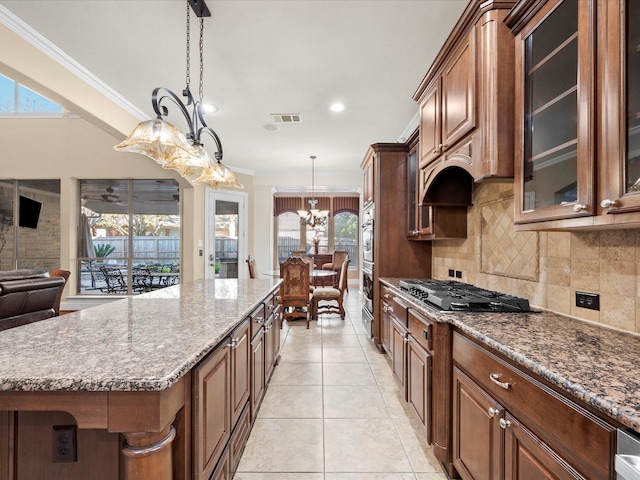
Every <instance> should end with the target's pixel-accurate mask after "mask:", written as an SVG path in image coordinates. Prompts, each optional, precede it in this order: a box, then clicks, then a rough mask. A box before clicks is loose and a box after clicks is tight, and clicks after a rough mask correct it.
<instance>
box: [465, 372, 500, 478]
mask: <svg viewBox="0 0 640 480" xmlns="http://www.w3.org/2000/svg"><path fill="white" fill-rule="evenodd" d="M503 412H504V409H503V407H502V406H501V405H500V404H499V403H497V402H496V401H495V400H494V399H493V398H491V397H490V396H489V395H487V394H486V393H485V392H484V391H483V390H482V389H481V388H480V387H478V385H476V384H475V383H474V382H473V381H472V380H471V379H470V378H469V377H467V376H466V375H465V374H464V373H462V372H461V371H460V370H459V369H458V368H454V369H453V464H454V465H455V467H456V469H457V470H458V473H459V474H460V476H461V477H462V478H463V479H474V480H500V479H501V478H503V476H502V471H503V463H504V460H503V453H502V445H503V439H502V429H501V428H500V425H499V424H498V421H497V418H496V417H497V416H498V415H502V414H503Z"/></svg>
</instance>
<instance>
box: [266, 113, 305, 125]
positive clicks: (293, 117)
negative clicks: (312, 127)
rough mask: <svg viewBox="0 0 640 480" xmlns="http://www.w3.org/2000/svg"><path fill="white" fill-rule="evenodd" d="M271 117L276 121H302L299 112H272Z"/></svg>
mask: <svg viewBox="0 0 640 480" xmlns="http://www.w3.org/2000/svg"><path fill="white" fill-rule="evenodd" d="M271 117H272V118H273V121H274V122H276V123H300V122H301V121H302V119H301V118H300V114H299V113H272V114H271Z"/></svg>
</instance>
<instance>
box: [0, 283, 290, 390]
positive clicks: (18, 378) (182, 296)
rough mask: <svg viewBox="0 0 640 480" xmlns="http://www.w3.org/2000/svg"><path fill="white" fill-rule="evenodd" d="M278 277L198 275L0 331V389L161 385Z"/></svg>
mask: <svg viewBox="0 0 640 480" xmlns="http://www.w3.org/2000/svg"><path fill="white" fill-rule="evenodd" d="M279 283H280V279H279V278H274V279H266V280H262V279H260V280H258V279H256V280H232V279H223V280H221V279H216V280H198V281H195V282H187V283H181V284H180V285H175V286H172V287H167V288H163V289H161V290H157V291H154V292H151V293H147V294H144V295H139V296H135V297H129V298H125V299H122V300H118V301H115V302H111V303H108V304H104V305H100V306H97V307H92V308H88V309H86V310H80V311H77V312H73V313H69V314H66V315H62V316H60V317H54V318H51V319H48V320H43V321H40V322H36V323H32V324H29V325H25V326H22V327H17V328H13V329H10V330H5V331H3V332H1V333H0V391H2V390H4V391H70V390H79V391H141V390H164V389H167V388H169V387H171V386H172V385H173V384H174V383H175V382H176V381H177V380H179V379H180V378H181V377H182V376H183V375H184V374H185V373H187V372H188V371H189V370H190V369H191V368H193V366H194V365H195V364H196V363H197V362H198V361H199V360H200V359H201V358H203V357H204V356H205V355H206V354H207V353H208V352H210V351H211V350H212V349H213V348H214V347H215V346H216V345H217V344H218V343H220V341H221V340H222V339H224V337H225V336H226V335H227V334H228V333H230V332H231V330H233V328H234V327H235V326H236V325H237V324H238V323H239V322H240V321H241V320H242V319H244V318H245V317H246V316H247V315H248V314H249V313H251V311H252V310H253V308H254V307H255V306H256V305H257V304H258V303H259V302H261V301H262V300H263V299H264V298H266V297H267V295H268V294H269V293H270V292H271V291H274V290H275V288H276V287H277V285H279Z"/></svg>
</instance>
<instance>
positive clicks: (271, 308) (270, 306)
mask: <svg viewBox="0 0 640 480" xmlns="http://www.w3.org/2000/svg"><path fill="white" fill-rule="evenodd" d="M278 305H279V302H278V297H277V296H276V295H269V297H267V299H266V300H265V302H264V309H265V311H264V315H265V319H267V318H269V317H271V316H272V315H273V314H274V313H275V312H276V309H277V307H278Z"/></svg>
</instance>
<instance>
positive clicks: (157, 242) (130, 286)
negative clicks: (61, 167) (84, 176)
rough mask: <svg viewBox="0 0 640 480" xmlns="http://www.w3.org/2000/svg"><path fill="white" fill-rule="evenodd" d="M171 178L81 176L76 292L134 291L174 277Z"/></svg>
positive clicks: (175, 208) (176, 221) (176, 238)
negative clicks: (88, 177) (97, 178)
mask: <svg viewBox="0 0 640 480" xmlns="http://www.w3.org/2000/svg"><path fill="white" fill-rule="evenodd" d="M179 202H180V193H179V188H178V183H177V182H176V181H175V180H80V218H81V221H80V231H79V232H78V240H79V245H78V271H79V278H80V279H81V281H80V282H79V293H84V294H102V293H104V294H136V293H143V292H148V291H151V290H153V289H157V288H163V287H166V286H170V285H173V284H175V283H177V282H178V279H179V272H180V214H179V206H180V204H179Z"/></svg>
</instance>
